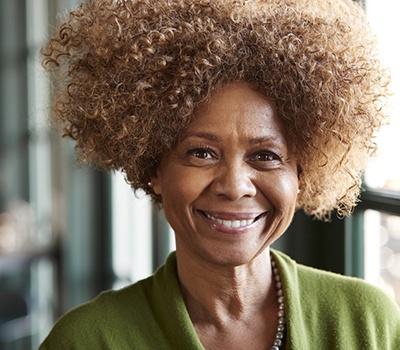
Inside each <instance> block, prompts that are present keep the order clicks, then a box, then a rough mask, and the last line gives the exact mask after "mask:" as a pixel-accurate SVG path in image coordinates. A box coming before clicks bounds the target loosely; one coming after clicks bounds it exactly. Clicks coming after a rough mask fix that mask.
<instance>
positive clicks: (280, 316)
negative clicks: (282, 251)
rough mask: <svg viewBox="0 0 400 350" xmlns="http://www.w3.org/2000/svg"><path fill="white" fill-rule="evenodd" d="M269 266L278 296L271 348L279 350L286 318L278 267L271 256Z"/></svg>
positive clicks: (283, 336) (283, 335)
mask: <svg viewBox="0 0 400 350" xmlns="http://www.w3.org/2000/svg"><path fill="white" fill-rule="evenodd" d="M271 266H272V273H273V279H274V281H275V288H276V294H277V296H278V310H279V311H278V327H277V332H276V335H275V340H274V344H273V346H272V347H271V350H281V346H283V341H284V339H285V333H286V327H285V325H286V318H285V298H284V296H283V289H282V282H281V278H280V275H279V271H278V268H277V266H276V262H275V261H274V260H273V258H272V257H271Z"/></svg>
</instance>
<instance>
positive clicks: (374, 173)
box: [365, 0, 400, 192]
mask: <svg viewBox="0 0 400 350" xmlns="http://www.w3.org/2000/svg"><path fill="white" fill-rule="evenodd" d="M366 10H367V16H368V18H369V20H370V22H371V25H372V27H373V28H374V31H375V33H376V35H377V39H378V43H379V45H380V52H381V55H382V60H383V62H384V64H385V65H386V66H387V67H389V68H390V71H391V75H392V86H391V89H392V90H393V93H394V96H393V98H392V99H391V101H390V117H391V120H390V125H388V126H385V127H384V128H383V130H382V132H381V133H380V135H379V137H378V138H377V143H378V145H379V150H378V157H377V158H375V159H374V160H373V161H372V162H371V163H370V165H369V167H368V170H367V173H366V176H365V182H366V184H367V185H368V186H369V187H372V188H377V189H386V190H393V191H399V192H400V162H398V161H397V159H398V151H399V150H400V137H399V136H398V135H399V134H400V65H399V64H398V61H399V51H398V48H397V45H394V43H396V42H397V41H398V36H399V34H400V21H399V20H398V13H400V1H398V0H386V1H384V3H382V1H381V0H367V1H366Z"/></svg>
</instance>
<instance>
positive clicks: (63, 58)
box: [42, 0, 389, 218]
mask: <svg viewBox="0 0 400 350" xmlns="http://www.w3.org/2000/svg"><path fill="white" fill-rule="evenodd" d="M42 55H43V64H44V66H45V67H46V68H47V69H48V70H50V71H53V72H54V73H55V79H54V82H55V84H56V87H55V90H54V92H55V96H54V101H55V102H54V112H55V116H56V119H57V120H58V121H59V122H60V123H61V125H62V127H63V128H64V130H65V134H66V135H68V136H69V137H71V138H72V139H74V140H76V150H77V154H78V159H79V160H81V161H89V162H93V163H95V164H97V165H99V166H100V167H102V168H104V169H107V170H122V171H123V172H124V173H125V175H126V179H127V181H128V183H129V184H130V185H131V186H132V188H133V189H143V190H144V191H145V192H146V193H148V194H150V195H151V196H152V198H153V199H154V200H155V202H158V203H160V201H161V199H160V198H159V197H158V196H157V195H156V194H155V193H154V192H153V190H152V188H151V186H150V185H149V179H150V177H151V176H152V175H153V174H154V171H155V169H156V167H157V164H158V162H159V160H160V158H161V157H162V155H163V154H165V153H166V152H168V151H169V150H170V149H172V148H173V147H174V145H175V144H176V142H177V140H178V139H179V137H180V135H181V134H182V132H183V131H184V130H185V129H186V128H187V126H188V125H189V123H190V122H191V121H192V119H193V115H194V113H193V111H194V110H195V109H196V108H197V107H198V106H199V105H200V104H202V103H205V102H206V101H208V100H209V99H210V96H212V93H213V92H214V91H216V90H217V89H220V88H222V87H223V86H226V85H227V84H230V83H233V82H235V81H238V80H243V81H247V82H249V83H251V84H252V85H254V86H255V87H256V88H257V90H258V91H260V92H261V93H262V94H264V95H265V96H266V97H268V98H270V99H272V100H274V101H275V103H276V105H277V107H278V111H279V115H280V117H281V118H282V120H283V121H284V123H285V125H286V130H287V133H288V138H289V140H290V141H291V143H292V145H293V146H294V151H295V153H296V157H297V159H298V163H299V169H301V171H300V173H299V183H300V189H301V191H300V194H299V196H298V202H297V206H298V208H302V209H303V210H304V211H305V212H306V213H307V214H309V215H313V216H315V217H317V218H326V217H328V216H329V214H330V212H331V211H332V210H336V211H337V212H338V214H339V215H349V214H350V213H351V211H352V208H353V207H354V206H355V205H356V203H357V201H358V196H359V192H360V184H361V180H360V177H361V174H362V171H363V169H364V167H365V163H366V160H367V159H368V158H369V157H370V156H371V155H372V154H373V153H374V151H375V149H376V145H375V143H374V136H375V133H376V131H377V130H378V129H379V128H380V126H381V125H382V124H383V123H385V121H386V114H385V112H384V109H383V106H384V105H385V97H386V95H387V85H388V80H389V78H388V74H387V73H386V72H385V70H384V69H382V68H381V64H380V61H379V60H378V59H377V53H376V50H375V44H374V38H373V35H372V34H371V32H370V29H369V27H368V24H367V22H366V20H365V16H364V14H363V11H362V8H361V6H360V5H359V4H356V3H354V2H352V1H350V0H335V1H333V0H249V1H239V0H94V1H90V2H88V3H84V4H82V5H81V6H80V7H78V8H77V9H76V10H75V11H73V12H71V13H70V14H69V15H68V17H67V18H66V19H65V21H64V23H62V24H61V25H60V26H59V28H58V29H57V30H56V31H55V33H54V35H53V37H52V38H51V39H50V41H49V43H48V44H47V45H46V46H45V47H43V49H42Z"/></svg>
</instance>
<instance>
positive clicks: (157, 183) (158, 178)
mask: <svg viewBox="0 0 400 350" xmlns="http://www.w3.org/2000/svg"><path fill="white" fill-rule="evenodd" d="M150 182H151V186H152V187H153V191H154V193H155V194H158V195H159V196H162V172H161V169H160V166H158V167H157V169H156V171H155V173H154V175H152V176H151V177H150Z"/></svg>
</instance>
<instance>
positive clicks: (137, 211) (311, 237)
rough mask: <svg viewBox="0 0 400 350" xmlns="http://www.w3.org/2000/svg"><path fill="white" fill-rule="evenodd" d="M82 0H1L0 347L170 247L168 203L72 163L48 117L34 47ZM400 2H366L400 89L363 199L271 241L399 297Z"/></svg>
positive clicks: (18, 341)
mask: <svg viewBox="0 0 400 350" xmlns="http://www.w3.org/2000/svg"><path fill="white" fill-rule="evenodd" d="M79 2H80V1H79V0H0V349H5V350H11V349H12V350H14V349H24V350H25V349H37V347H38V345H39V343H40V342H41V341H42V340H43V338H44V337H45V336H46V334H47V333H48V331H49V329H50V328H51V326H52V324H53V323H54V322H55V320H56V319H57V318H58V317H59V316H60V315H61V314H63V313H64V312H65V311H67V310H68V309H70V308H72V307H74V306H76V305H78V304H80V303H82V302H85V301H87V300H89V299H91V298H93V297H94V296H95V295H97V294H98V293H99V292H100V291H102V290H104V289H109V288H120V287H123V286H125V285H127V284H129V283H132V282H134V281H137V280H138V279H141V278H144V277H146V276H148V275H149V274H151V273H152V272H153V271H154V270H155V269H156V268H157V267H158V266H159V265H160V264H161V263H162V262H163V261H164V259H165V257H166V256H167V255H168V253H169V252H170V251H171V250H173V249H174V241H173V236H172V233H171V230H170V228H169V226H168V225H167V224H166V223H165V220H164V219H163V217H162V214H160V213H159V212H157V210H154V209H153V208H152V206H151V204H150V203H149V202H148V200H147V199H146V198H144V196H143V195H140V193H139V194H138V196H135V195H134V194H133V193H132V191H131V190H130V188H129V187H128V186H127V185H126V183H125V182H124V179H123V178H122V176H121V175H120V174H105V173H101V172H98V171H96V170H94V169H91V168H87V167H85V166H82V167H77V165H76V164H75V161H74V151H73V145H72V144H71V143H70V142H69V141H67V140H65V139H62V138H61V137H60V134H59V133H58V132H56V131H55V130H53V129H52V127H51V125H50V123H49V121H48V111H47V108H48V106H49V103H50V99H51V93H50V82H49V80H48V77H46V75H45V74H44V73H43V70H42V68H41V66H40V62H39V59H40V58H39V49H40V47H41V45H42V44H43V43H44V42H45V41H46V38H47V37H48V34H49V32H50V31H51V29H52V28H53V27H54V26H55V25H56V24H57V19H58V18H59V17H58V15H57V14H61V15H62V14H64V13H66V12H67V11H69V10H71V9H72V8H73V7H75V6H77V5H78V4H79ZM399 4H400V2H397V1H396V0H366V1H365V2H364V5H365V7H366V10H367V13H368V16H369V17H370V20H371V23H372V25H373V26H374V28H375V30H376V33H377V35H378V39H379V42H380V44H381V46H382V58H383V60H384V61H385V63H386V64H387V65H390V66H391V69H392V74H393V89H394V91H395V96H394V99H393V102H392V124H391V125H390V126H389V127H386V128H385V129H384V131H383V133H382V135H381V137H380V138H379V140H378V143H379V144H380V153H379V156H378V157H377V158H376V159H374V161H373V162H371V164H370V166H369V168H368V171H367V174H366V176H365V184H364V188H365V191H364V192H363V193H362V201H361V203H360V205H359V206H358V207H357V209H356V210H355V212H354V215H353V217H352V218H349V219H345V220H339V219H336V218H333V219H332V222H330V223H320V222H317V221H312V220H310V219H309V218H307V217H306V216H305V215H304V214H302V213H301V212H299V213H297V214H296V216H295V219H294V222H293V224H292V225H291V227H290V229H289V231H288V233H287V234H285V235H284V236H283V237H282V238H281V239H280V240H279V241H278V242H276V243H275V244H274V246H275V247H276V248H278V249H281V250H282V251H284V252H286V253H288V254H290V255H291V256H292V257H293V258H295V259H297V260H298V261H299V262H302V263H305V264H308V265H312V266H315V267H318V268H323V269H327V270H330V271H335V272H339V273H342V274H347V275H353V276H358V277H361V278H365V279H366V280H368V281H369V282H371V283H373V284H376V285H379V286H380V287H382V288H384V289H385V290H386V291H387V292H388V293H389V294H390V295H391V296H392V297H393V298H394V299H395V300H396V301H397V303H399V304H400V162H399V152H400V138H399V137H398V135H399V134H400V117H399V113H400V103H399V92H396V91H400V66H399V63H398V61H399V57H398V55H399V52H398V51H396V50H397V44H398V37H399V34H400V27H399V21H398V18H397V16H398V13H400V11H399V10H400V5H399ZM396 94H397V95H396Z"/></svg>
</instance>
